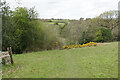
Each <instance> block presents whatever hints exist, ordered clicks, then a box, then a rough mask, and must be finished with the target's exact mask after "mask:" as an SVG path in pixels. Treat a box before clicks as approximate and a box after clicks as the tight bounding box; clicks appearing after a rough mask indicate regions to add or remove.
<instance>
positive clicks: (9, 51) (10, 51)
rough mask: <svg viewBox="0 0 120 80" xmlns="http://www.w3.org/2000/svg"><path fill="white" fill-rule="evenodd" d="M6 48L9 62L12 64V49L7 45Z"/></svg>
mask: <svg viewBox="0 0 120 80" xmlns="http://www.w3.org/2000/svg"><path fill="white" fill-rule="evenodd" d="M7 50H8V53H9V55H10V60H11V64H13V58H12V49H11V47H8V48H7Z"/></svg>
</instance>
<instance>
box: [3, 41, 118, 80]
mask: <svg viewBox="0 0 120 80" xmlns="http://www.w3.org/2000/svg"><path fill="white" fill-rule="evenodd" d="M13 58H14V62H15V63H14V65H3V67H2V71H3V78H117V77H118V42H111V43H110V44H101V45H98V46H94V47H86V48H76V49H74V48H73V49H69V50H49V51H40V52H32V53H26V54H19V55H13Z"/></svg>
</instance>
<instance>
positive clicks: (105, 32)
mask: <svg viewBox="0 0 120 80" xmlns="http://www.w3.org/2000/svg"><path fill="white" fill-rule="evenodd" d="M111 40H112V33H111V30H110V29H108V28H100V29H99V30H98V32H97V33H96V38H95V41H97V42H107V41H111Z"/></svg>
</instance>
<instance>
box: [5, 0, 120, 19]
mask: <svg viewBox="0 0 120 80" xmlns="http://www.w3.org/2000/svg"><path fill="white" fill-rule="evenodd" d="M6 2H7V3H9V5H10V6H11V8H12V9H14V8H15V7H17V6H22V7H27V8H31V7H35V10H36V11H37V12H38V14H39V15H38V17H39V18H45V19H46V18H56V19H57V18H62V19H80V18H94V17H97V16H99V15H100V14H101V13H103V12H105V11H109V10H118V2H119V0H6Z"/></svg>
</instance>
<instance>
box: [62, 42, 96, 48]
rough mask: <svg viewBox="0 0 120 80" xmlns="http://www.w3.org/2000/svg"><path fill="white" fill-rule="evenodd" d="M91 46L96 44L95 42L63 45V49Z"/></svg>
mask: <svg viewBox="0 0 120 80" xmlns="http://www.w3.org/2000/svg"><path fill="white" fill-rule="evenodd" d="M91 46H97V43H95V42H89V43H86V44H82V45H80V44H78V45H69V46H63V47H62V48H63V49H71V48H82V47H91Z"/></svg>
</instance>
